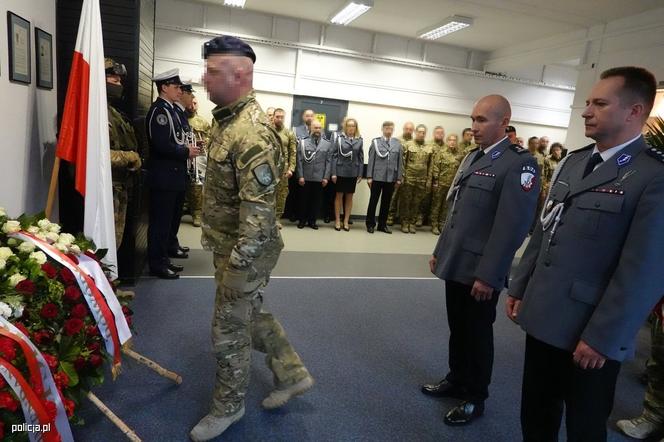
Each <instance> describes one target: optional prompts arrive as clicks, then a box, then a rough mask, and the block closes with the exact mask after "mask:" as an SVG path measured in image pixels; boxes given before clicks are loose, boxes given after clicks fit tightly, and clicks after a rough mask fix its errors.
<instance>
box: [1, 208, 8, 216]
mask: <svg viewBox="0 0 664 442" xmlns="http://www.w3.org/2000/svg"><path fill="white" fill-rule="evenodd" d="M0 216H7V212H5V208H4V207H0Z"/></svg>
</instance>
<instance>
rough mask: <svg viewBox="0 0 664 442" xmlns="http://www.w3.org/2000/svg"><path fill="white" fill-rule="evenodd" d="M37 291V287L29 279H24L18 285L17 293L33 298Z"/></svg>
mask: <svg viewBox="0 0 664 442" xmlns="http://www.w3.org/2000/svg"><path fill="white" fill-rule="evenodd" d="M35 290H37V286H35V283H34V282H32V281H30V280H29V279H24V280H23V281H21V282H19V283H18V284H16V291H17V292H19V293H21V294H23V295H28V296H32V295H34V294H35Z"/></svg>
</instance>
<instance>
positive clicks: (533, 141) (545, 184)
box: [528, 137, 553, 231]
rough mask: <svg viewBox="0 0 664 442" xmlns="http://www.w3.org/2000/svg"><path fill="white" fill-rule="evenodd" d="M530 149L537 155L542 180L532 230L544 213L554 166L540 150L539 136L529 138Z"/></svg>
mask: <svg viewBox="0 0 664 442" xmlns="http://www.w3.org/2000/svg"><path fill="white" fill-rule="evenodd" d="M528 151H530V153H531V154H532V155H533V156H534V157H535V159H536V160H537V167H538V169H539V172H540V176H541V177H542V178H541V181H540V185H541V187H540V195H539V199H538V200H537V212H535V220H534V221H533V225H532V227H531V231H532V230H533V229H534V228H535V224H537V220H538V219H539V216H540V214H541V213H542V207H543V206H544V200H545V199H546V197H547V195H548V193H549V185H550V184H551V178H552V177H553V166H552V165H551V161H549V159H548V158H547V157H546V156H545V155H544V154H543V153H542V152H540V142H539V139H538V138H537V137H530V138H528Z"/></svg>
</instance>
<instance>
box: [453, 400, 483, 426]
mask: <svg viewBox="0 0 664 442" xmlns="http://www.w3.org/2000/svg"><path fill="white" fill-rule="evenodd" d="M483 414H484V402H477V403H476V402H470V401H463V402H461V403H460V404H459V405H457V406H456V407H454V408H452V409H451V410H450V411H448V412H447V414H446V415H445V419H444V421H445V423H446V424H447V425H450V426H452V427H458V426H461V425H468V424H469V423H471V422H472V421H473V420H474V419H475V418H478V417H480V416H482V415H483Z"/></svg>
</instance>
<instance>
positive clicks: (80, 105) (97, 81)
mask: <svg viewBox="0 0 664 442" xmlns="http://www.w3.org/2000/svg"><path fill="white" fill-rule="evenodd" d="M55 154H56V155H57V156H58V157H59V158H61V159H63V160H65V161H68V162H70V163H72V164H73V165H74V166H75V168H76V181H75V187H76V190H77V191H78V192H79V193H80V194H81V195H83V197H84V199H85V219H84V224H83V233H84V234H85V235H86V236H87V237H89V238H92V240H93V241H94V242H95V244H96V245H97V247H98V248H100V249H108V253H107V254H106V257H105V258H104V262H105V264H107V265H110V266H111V272H112V273H113V276H112V277H113V279H115V278H116V277H117V264H118V262H117V254H116V250H115V247H116V245H115V218H114V215H113V181H112V178H111V154H110V142H109V139H108V110H107V104H106V73H105V71H104V42H103V38H102V31H101V13H100V11H99V0H84V1H83V8H82V10H81V21H80V23H79V25H78V36H77V37H76V47H75V49H74V58H73V61H72V65H71V72H70V73H69V84H68V86H67V97H66V99H65V107H64V112H63V116H62V123H61V126H60V136H59V138H58V147H57V149H56V152H55Z"/></svg>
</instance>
